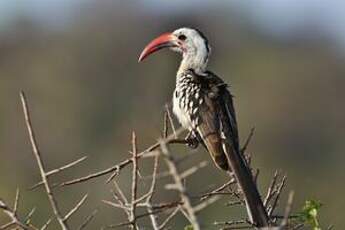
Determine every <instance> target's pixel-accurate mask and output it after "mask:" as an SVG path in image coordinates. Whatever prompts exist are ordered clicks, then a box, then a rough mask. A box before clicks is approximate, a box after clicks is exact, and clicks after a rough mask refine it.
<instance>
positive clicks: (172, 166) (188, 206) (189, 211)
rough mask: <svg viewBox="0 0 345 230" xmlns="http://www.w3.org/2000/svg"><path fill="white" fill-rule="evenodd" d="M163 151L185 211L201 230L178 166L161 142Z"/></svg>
mask: <svg viewBox="0 0 345 230" xmlns="http://www.w3.org/2000/svg"><path fill="white" fill-rule="evenodd" d="M160 145H161V150H162V153H163V155H164V159H165V162H166V164H167V166H168V168H169V170H170V173H171V175H172V177H173V179H174V181H175V184H176V187H177V188H178V190H179V193H180V197H181V200H182V202H183V205H182V207H183V209H185V211H186V214H187V215H186V217H187V218H188V219H189V220H190V223H191V225H192V226H193V229H194V230H200V224H199V221H198V219H197V217H196V215H195V212H194V209H193V207H192V204H191V201H190V198H189V196H188V194H187V191H186V189H185V187H184V185H183V182H182V178H181V176H180V174H179V172H178V169H177V166H176V164H175V162H174V160H173V158H172V156H171V155H170V153H169V150H168V148H167V146H166V143H164V142H162V141H160Z"/></svg>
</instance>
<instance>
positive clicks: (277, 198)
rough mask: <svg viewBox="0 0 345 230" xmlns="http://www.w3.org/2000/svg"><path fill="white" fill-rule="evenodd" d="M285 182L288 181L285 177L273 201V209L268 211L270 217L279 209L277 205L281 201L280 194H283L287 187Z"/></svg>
mask: <svg viewBox="0 0 345 230" xmlns="http://www.w3.org/2000/svg"><path fill="white" fill-rule="evenodd" d="M285 181H286V176H284V177H283V179H282V181H281V183H280V185H279V187H278V189H277V195H276V196H275V199H274V200H273V203H272V208H271V209H270V210H268V213H267V214H268V216H271V215H272V213H273V211H274V209H275V208H276V207H277V204H278V201H279V197H280V194H281V192H282V189H283V187H284V185H285Z"/></svg>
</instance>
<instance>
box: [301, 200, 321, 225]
mask: <svg viewBox="0 0 345 230" xmlns="http://www.w3.org/2000/svg"><path fill="white" fill-rule="evenodd" d="M321 206H322V204H321V202H320V201H315V200H307V201H306V202H305V204H304V206H303V208H302V211H301V212H299V214H298V215H299V219H300V221H301V222H302V223H305V224H307V225H309V226H311V227H312V229H313V230H321V227H320V224H319V220H318V213H319V210H320V208H321Z"/></svg>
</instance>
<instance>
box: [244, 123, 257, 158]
mask: <svg viewBox="0 0 345 230" xmlns="http://www.w3.org/2000/svg"><path fill="white" fill-rule="evenodd" d="M254 131H255V128H254V127H253V128H251V129H250V133H249V136H248V137H247V139H246V141H245V142H244V145H243V147H242V149H241V152H242V153H244V152H245V151H246V150H247V148H248V145H249V143H250V141H251V139H252V137H253V135H254Z"/></svg>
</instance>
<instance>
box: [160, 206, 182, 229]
mask: <svg viewBox="0 0 345 230" xmlns="http://www.w3.org/2000/svg"><path fill="white" fill-rule="evenodd" d="M180 209H181V207H180V206H178V207H177V208H176V209H174V211H172V213H170V215H169V216H168V217H167V218H166V219H165V220H164V222H163V223H162V224H161V225H160V226H159V228H158V229H159V230H161V229H164V228H165V226H166V225H167V224H168V223H169V221H170V220H172V218H174V216H176V214H177V213H178V212H179V211H180Z"/></svg>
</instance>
